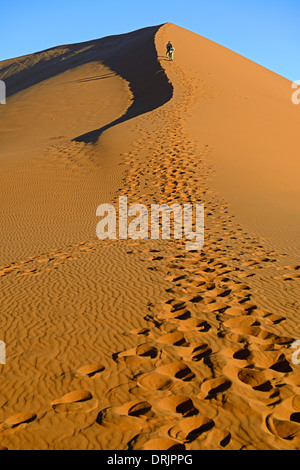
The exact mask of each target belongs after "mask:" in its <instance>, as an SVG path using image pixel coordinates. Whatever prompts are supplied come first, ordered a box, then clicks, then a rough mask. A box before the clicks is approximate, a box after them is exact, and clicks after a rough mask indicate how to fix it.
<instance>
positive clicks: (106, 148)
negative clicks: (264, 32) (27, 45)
mask: <svg viewBox="0 0 300 470" xmlns="http://www.w3.org/2000/svg"><path fill="white" fill-rule="evenodd" d="M168 40H171V41H172V42H173V43H174V46H175V55H174V61H173V62H170V61H168V60H167V59H166V57H165V44H166V43H167V42H168ZM0 79H1V80H4V81H5V82H6V86H7V94H8V97H7V104H6V105H5V106H4V105H1V106H0V142H1V150H0V169H1V171H0V198H1V226H0V237H1V259H0V282H1V296H0V311H1V316H0V340H3V341H4V342H5V344H6V364H2V365H1V364H0V381H1V385H0V390H1V392H0V446H1V449H2V448H3V449H11V450H15V449H16V450H23V449H42V450H44V449H52V450H57V449H66V450H67V449H86V450H92V449H109V450H117V449H126V450H128V449H133V450H139V449H150V450H151V449H152V450H153V449H155V450H158V449H163V450H168V449H173V450H181V449H186V450H198V449H220V450H223V449H226V450H227V449H228V450H239V449H246V450H251V449H259V450H265V449H267V450H278V449H280V450H283V449H292V450H295V449H299V448H300V397H299V387H300V364H297V363H295V361H294V360H292V359H293V357H295V349H294V348H293V347H292V346H293V342H294V341H295V340H298V339H300V327H299V320H300V313H299V298H300V289H299V278H300V263H299V184H298V175H299V140H297V138H296V136H297V135H298V130H299V125H300V115H299V109H298V108H297V106H295V105H293V104H292V102H291V96H290V95H291V83H290V82H289V81H288V80H286V79H284V78H283V77H280V76H278V75H276V74H274V73H273V72H270V71H269V70H267V69H264V68H263V67H261V66H259V65H257V64H255V63H253V62H251V61H249V60H247V59H245V58H244V57H241V56H239V55H238V54H235V53H234V52H231V51H230V50H228V49H226V48H224V47H222V46H220V45H217V44H215V43H213V42H211V41H209V40H207V39H205V38H203V37H201V36H199V35H196V34H194V33H191V32H190V31H187V30H184V29H182V28H180V27H178V26H175V25H173V24H170V23H167V24H165V25H162V26H156V27H149V28H145V29H142V30H139V31H135V32H132V33H129V34H124V35H120V36H111V37H107V38H103V39H99V40H95V41H90V42H86V43H81V44H73V45H65V46H59V47H56V48H53V49H49V50H46V51H42V52H39V53H36V54H31V55H28V56H24V57H19V58H17V59H11V60H6V61H3V62H1V63H0ZM121 195H126V196H128V202H129V204H132V203H138V202H140V203H142V204H144V205H146V206H147V207H148V206H149V205H150V204H151V203H159V204H161V203H167V204H173V203H178V204H186V203H193V204H194V203H203V204H204V206H205V242H204V246H203V248H202V250H199V251H188V250H186V248H185V243H184V240H173V239H170V240H161V239H158V240H151V239H149V240H139V239H138V240H131V239H127V240H109V239H107V240H99V239H98V238H97V236H96V225H97V222H98V219H97V217H96V209H97V207H98V205H99V204H102V203H111V204H114V205H117V203H118V198H119V196H121ZM293 354H294V356H293Z"/></svg>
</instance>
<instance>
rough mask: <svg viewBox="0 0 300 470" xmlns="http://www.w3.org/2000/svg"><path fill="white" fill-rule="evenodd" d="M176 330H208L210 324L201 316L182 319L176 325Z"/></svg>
mask: <svg viewBox="0 0 300 470" xmlns="http://www.w3.org/2000/svg"><path fill="white" fill-rule="evenodd" d="M177 329H178V331H199V332H201V331H203V332H204V331H205V332H206V331H208V330H209V329H210V325H209V324H208V323H207V321H206V320H203V319H201V318H195V317H192V318H189V319H187V320H183V321H182V322H181V323H180V325H179V326H178V328H177Z"/></svg>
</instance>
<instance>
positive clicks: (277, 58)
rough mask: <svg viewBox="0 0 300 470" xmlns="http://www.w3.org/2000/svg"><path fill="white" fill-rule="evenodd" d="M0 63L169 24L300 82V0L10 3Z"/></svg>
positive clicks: (3, 9) (53, 0)
mask: <svg viewBox="0 0 300 470" xmlns="http://www.w3.org/2000/svg"><path fill="white" fill-rule="evenodd" d="M1 18H2V21H1V32H2V35H1V36H2V40H1V47H0V60H4V59H8V58H11V57H18V56H21V55H25V54H30V53H32V52H37V51H40V50H43V49H47V48H49V47H53V46H58V45H61V44H70V43H76V42H83V41H88V40H90V39H96V38H101V37H104V36H108V35H112V34H121V33H127V32H129V31H133V30H135V29H139V28H143V27H145V26H153V25H158V24H162V23H166V22H171V23H175V24H177V25H178V26H181V27H183V28H186V29H189V30H191V31H193V32H195V33H197V34H200V35H201V36H205V37H206V38H208V39H211V40H212V41H215V42H217V43H218V44H221V45H222V46H225V47H228V48H229V49H231V50H233V51H235V52H237V53H239V54H241V55H243V56H245V57H247V58H248V59H251V60H253V61H255V62H258V63H259V64H261V65H263V66H264V67H267V68H268V69H270V70H273V71H274V72H277V73H279V74H280V75H283V76H284V77H286V78H289V79H290V80H292V81H293V80H299V79H300V70H299V67H300V60H299V47H300V26H299V21H300V1H299V0H249V1H245V0H168V1H162V0H148V1H145V0H84V1H82V0H81V1H79V0H72V1H71V0H51V1H48V0H45V1H40V0H39V1H38V0H27V1H24V0H16V1H14V0H10V1H5V4H4V5H3V4H2V5H1Z"/></svg>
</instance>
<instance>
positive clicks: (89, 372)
mask: <svg viewBox="0 0 300 470" xmlns="http://www.w3.org/2000/svg"><path fill="white" fill-rule="evenodd" d="M104 369H105V366H104V365H103V364H88V365H86V366H82V367H79V369H77V370H76V374H77V375H79V376H80V375H86V376H88V377H93V376H94V375H96V374H98V373H99V372H103V370H104Z"/></svg>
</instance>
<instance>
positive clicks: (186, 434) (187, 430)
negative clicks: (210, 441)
mask: <svg viewBox="0 0 300 470" xmlns="http://www.w3.org/2000/svg"><path fill="white" fill-rule="evenodd" d="M214 425H215V423H214V421H213V420H212V419H211V418H208V417H206V416H191V417H188V418H184V419H183V420H181V421H180V422H179V423H178V424H176V425H175V426H172V427H171V428H170V429H169V430H168V434H169V436H170V437H171V438H174V439H177V440H179V441H182V442H184V443H188V442H192V441H194V440H195V439H197V438H198V437H199V436H200V435H201V434H202V433H204V432H207V431H209V430H210V429H212V428H213V427H214Z"/></svg>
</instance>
